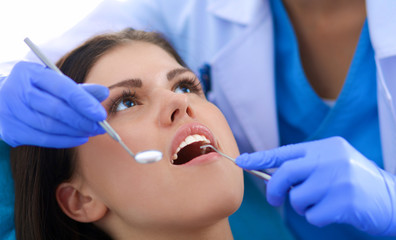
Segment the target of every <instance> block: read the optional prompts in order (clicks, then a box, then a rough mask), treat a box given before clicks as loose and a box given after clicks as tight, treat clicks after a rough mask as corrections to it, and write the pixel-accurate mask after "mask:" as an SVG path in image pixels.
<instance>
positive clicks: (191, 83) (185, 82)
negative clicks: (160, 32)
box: [173, 78, 203, 94]
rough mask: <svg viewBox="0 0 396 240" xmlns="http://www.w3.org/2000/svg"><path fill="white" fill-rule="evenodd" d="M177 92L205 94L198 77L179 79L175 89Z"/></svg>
mask: <svg viewBox="0 0 396 240" xmlns="http://www.w3.org/2000/svg"><path fill="white" fill-rule="evenodd" d="M173 91H174V92H175V93H196V94H201V93H202V94H203V91H202V87H201V83H200V82H199V80H198V79H196V78H191V79H182V80H180V81H178V82H177V83H176V84H175V86H174V90H173Z"/></svg>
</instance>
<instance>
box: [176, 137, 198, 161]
mask: <svg viewBox="0 0 396 240" xmlns="http://www.w3.org/2000/svg"><path fill="white" fill-rule="evenodd" d="M202 144H203V142H195V143H191V144H189V145H187V146H185V147H184V148H182V149H181V150H180V151H179V152H178V153H177V159H175V160H174V161H173V164H175V165H181V164H185V163H188V162H189V161H191V160H192V159H194V158H196V157H198V156H200V155H202V149H201V148H200V147H201V146H202Z"/></svg>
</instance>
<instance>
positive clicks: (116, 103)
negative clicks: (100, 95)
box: [110, 90, 138, 113]
mask: <svg viewBox="0 0 396 240" xmlns="http://www.w3.org/2000/svg"><path fill="white" fill-rule="evenodd" d="M136 105H138V101H137V97H136V94H135V93H132V92H131V91H130V90H128V91H124V92H123V93H122V94H121V95H120V96H118V97H116V98H115V99H113V100H112V105H111V108H110V113H116V112H120V111H124V110H126V109H128V108H131V107H134V106H136Z"/></svg>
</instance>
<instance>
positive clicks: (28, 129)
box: [0, 62, 109, 148]
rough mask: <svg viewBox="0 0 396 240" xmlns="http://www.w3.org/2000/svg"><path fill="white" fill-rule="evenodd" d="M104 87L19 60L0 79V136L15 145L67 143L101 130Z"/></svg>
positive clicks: (70, 144) (73, 143) (56, 145)
mask: <svg viewBox="0 0 396 240" xmlns="http://www.w3.org/2000/svg"><path fill="white" fill-rule="evenodd" d="M108 94H109V92H108V88H106V87H104V86H100V85H95V84H89V85H88V84H87V85H84V84H82V85H81V84H76V83H75V82H74V81H72V80H71V79H69V78H68V77H66V76H64V75H60V74H58V73H56V72H55V71H53V70H50V69H48V68H45V67H44V66H42V65H39V64H36V63H29V62H20V63H18V64H16V65H15V66H14V68H13V69H12V71H11V74H10V75H9V76H8V77H7V78H5V79H3V80H2V81H0V138H1V139H2V140H3V141H5V142H6V143H8V144H9V145H11V146H13V147H15V146H19V145H37V146H43V147H54V148H67V147H74V146H78V145H81V144H83V143H85V142H86V141H88V137H89V136H94V135H97V134H103V133H104V130H103V129H102V128H101V127H100V126H99V125H98V123H97V122H98V121H102V120H104V119H106V115H107V114H106V111H105V110H104V108H103V107H102V105H101V104H100V101H103V100H104V99H105V98H107V96H108Z"/></svg>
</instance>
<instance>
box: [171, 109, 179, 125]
mask: <svg viewBox="0 0 396 240" xmlns="http://www.w3.org/2000/svg"><path fill="white" fill-rule="evenodd" d="M178 112H179V109H176V110H175V111H173V113H172V115H171V121H172V122H173V121H174V120H175V117H176V114H177V113H178Z"/></svg>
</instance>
